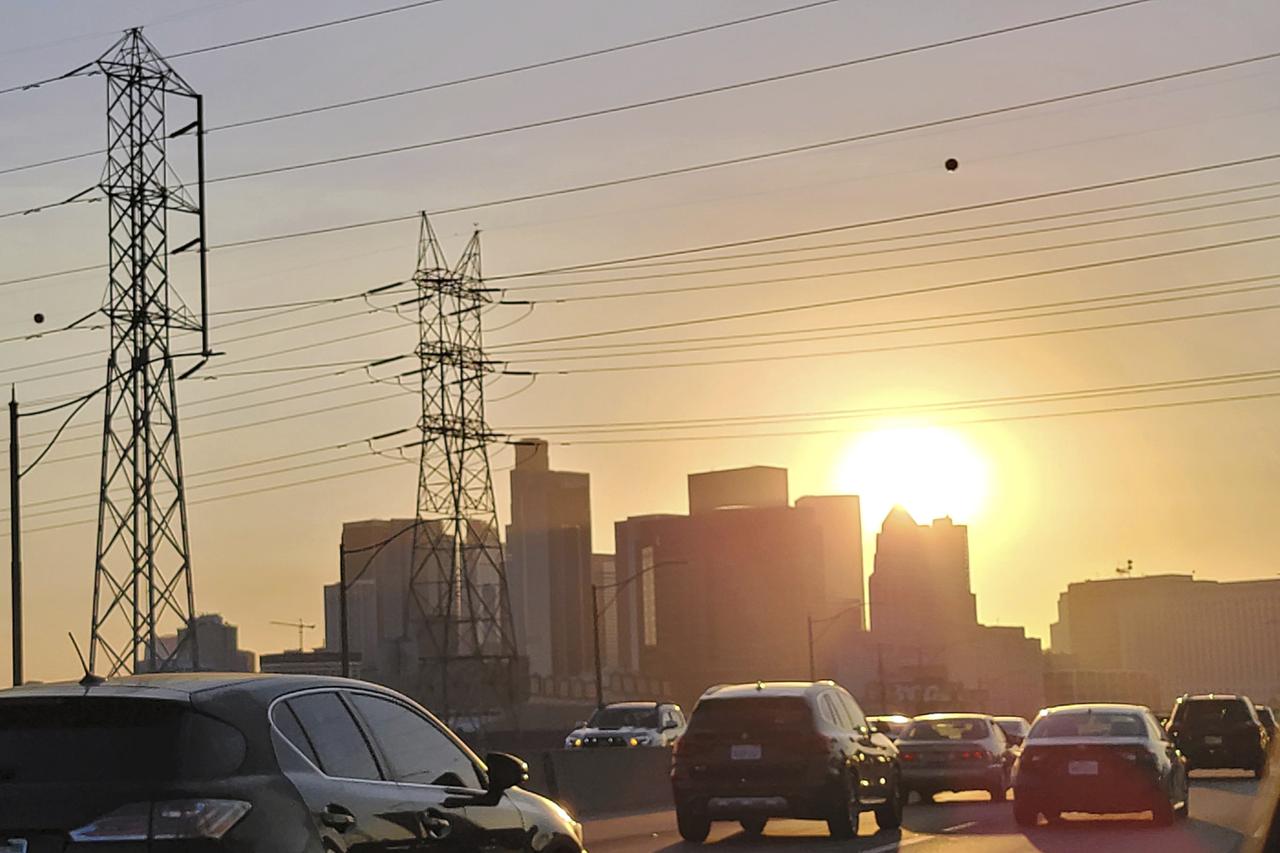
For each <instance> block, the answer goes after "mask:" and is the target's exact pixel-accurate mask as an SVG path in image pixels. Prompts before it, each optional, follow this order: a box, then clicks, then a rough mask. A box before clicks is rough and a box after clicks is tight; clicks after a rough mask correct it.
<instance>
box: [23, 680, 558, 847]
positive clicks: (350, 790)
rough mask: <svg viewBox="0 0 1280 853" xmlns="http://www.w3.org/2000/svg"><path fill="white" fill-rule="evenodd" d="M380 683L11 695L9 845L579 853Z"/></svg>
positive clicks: (156, 683) (490, 763)
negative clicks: (380, 685) (379, 685)
mask: <svg viewBox="0 0 1280 853" xmlns="http://www.w3.org/2000/svg"><path fill="white" fill-rule="evenodd" d="M525 772H526V767H525V765H524V763H523V762H521V761H519V760H518V759H515V758H512V757H511V756H508V755H502V754H492V755H490V756H489V758H488V760H487V762H481V761H480V760H479V759H478V758H476V756H475V755H474V754H473V753H472V752H471V751H470V750H468V749H467V747H466V746H464V745H463V744H462V742H461V741H459V740H458V739H457V738H456V737H455V736H454V735H453V734H452V733H451V732H450V731H449V730H448V729H447V728H446V727H445V726H443V725H441V723H440V722H439V721H438V720H436V719H435V718H434V717H432V716H431V714H429V713H427V712H426V711H425V710H423V709H422V708H421V707H419V706H418V705H416V704H414V703H413V702H412V701H410V700H408V699H406V698H405V697H403V696H401V695H399V694H398V693H395V692H393V691H391V690H387V689H384V688H381V687H378V686H376V685H372V684H366V683H363V682H358V681H350V680H346V679H336V678H322V677H312V676H300V675H261V676H254V675H226V674H195V675H191V674H171V675H144V676H135V677H130V678H121V679H112V680H109V681H106V682H105V683H102V682H101V680H99V681H98V682H92V681H90V680H86V682H82V684H75V683H67V684H51V685H39V686H27V687H19V688H16V689H13V690H5V691H3V692H0V841H5V840H7V846H5V845H4V844H0V849H4V850H22V851H28V853H51V851H60V853H61V851H66V852H67V853H70V852H71V851H105V850H111V851H113V853H142V851H147V853H179V851H181V853H197V851H200V853H205V852H206V851H207V853H220V851H228V853H345V851H349V850H374V849H377V850H383V849H389V850H410V849H412V850H427V849H430V850H433V851H441V853H455V851H456V853H461V852H462V851H474V850H492V851H502V850H538V851H548V853H578V851H581V849H582V841H581V827H580V826H579V825H578V824H577V823H576V822H575V821H574V820H573V819H572V818H570V817H569V816H568V815H567V814H566V813H565V812H564V811H563V810H562V809H561V808H560V807H559V806H557V805H555V804H554V803H551V802H550V801H548V800H545V799H543V798H541V797H538V796H535V795H533V794H530V793H528V792H526V791H523V790H521V789H520V788H518V787H516V786H517V785H518V784H519V783H520V782H522V781H524V778H525Z"/></svg>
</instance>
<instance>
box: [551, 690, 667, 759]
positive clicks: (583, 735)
mask: <svg viewBox="0 0 1280 853" xmlns="http://www.w3.org/2000/svg"><path fill="white" fill-rule="evenodd" d="M685 725H686V723H685V718H684V712H683V711H681V710H680V706H679V705H677V704H675V703H674V702H657V701H654V702H614V703H613V704H612V705H605V706H604V707H603V708H598V709H596V712H595V713H594V714H592V715H591V719H590V720H588V721H587V722H585V723H582V724H581V725H579V726H578V727H577V728H576V729H574V730H573V731H571V732H569V735H568V737H566V738H565V739H564V748H565V749H592V748H597V747H622V748H631V747H642V746H671V745H672V744H674V743H675V742H676V739H677V738H678V737H680V735H682V734H684V730H685Z"/></svg>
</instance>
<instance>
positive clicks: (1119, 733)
mask: <svg viewBox="0 0 1280 853" xmlns="http://www.w3.org/2000/svg"><path fill="white" fill-rule="evenodd" d="M1145 735H1146V727H1145V726H1144V725H1143V724H1142V718H1141V717H1139V716H1138V715H1137V714H1133V713H1127V712H1115V711H1069V712H1059V713H1056V714H1048V715H1046V716H1043V717H1041V718H1040V719H1039V720H1037V721H1036V724H1035V725H1034V726H1032V727H1031V735H1030V739H1039V738H1068V737H1072V738H1075V737H1102V738H1108V737H1115V738H1120V737H1125V738H1131V737H1143V736H1145Z"/></svg>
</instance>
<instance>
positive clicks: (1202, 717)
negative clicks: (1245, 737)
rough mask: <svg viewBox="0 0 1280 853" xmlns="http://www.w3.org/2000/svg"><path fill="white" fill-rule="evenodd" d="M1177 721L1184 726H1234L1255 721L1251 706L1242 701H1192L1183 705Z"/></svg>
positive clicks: (1178, 712) (1177, 715) (1179, 710)
mask: <svg viewBox="0 0 1280 853" xmlns="http://www.w3.org/2000/svg"><path fill="white" fill-rule="evenodd" d="M1176 719H1177V722H1178V724H1179V725H1182V726H1201V725H1223V724H1226V725H1234V724H1236V723H1247V722H1252V721H1253V717H1252V715H1251V714H1250V713H1249V706H1248V705H1246V704H1245V703H1244V701H1243V700H1241V699H1190V700H1188V701H1186V702H1183V703H1182V705H1181V706H1180V708H1179V709H1178V711H1177V714H1176Z"/></svg>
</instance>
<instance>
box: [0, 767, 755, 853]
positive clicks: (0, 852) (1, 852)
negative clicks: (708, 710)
mask: <svg viewBox="0 0 1280 853" xmlns="http://www.w3.org/2000/svg"><path fill="white" fill-rule="evenodd" d="M729 757H730V758H731V759H733V760H734V761H759V760H760V744H758V743H735V744H734V745H733V746H731V747H729ZM0 853H3V851H0Z"/></svg>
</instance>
